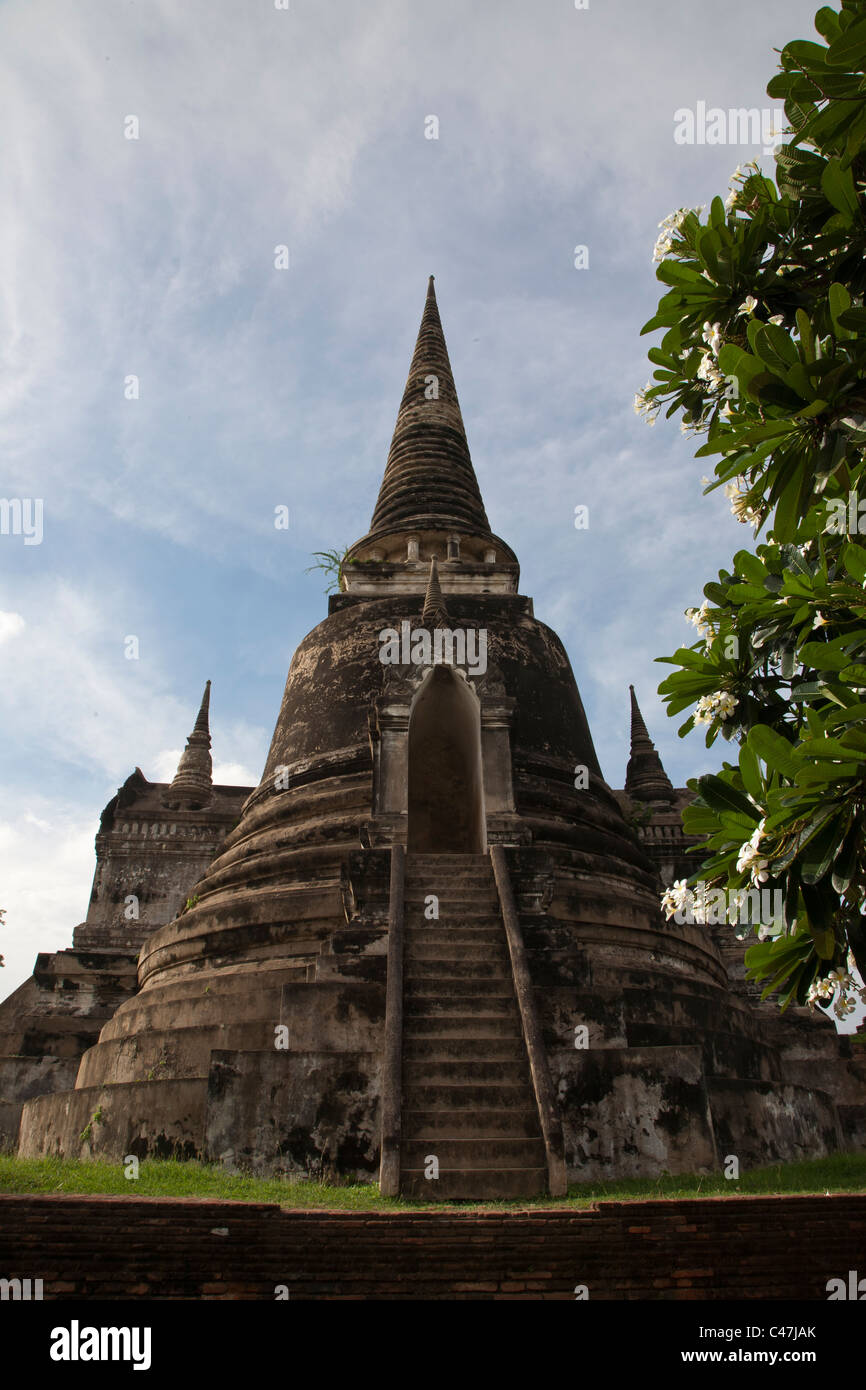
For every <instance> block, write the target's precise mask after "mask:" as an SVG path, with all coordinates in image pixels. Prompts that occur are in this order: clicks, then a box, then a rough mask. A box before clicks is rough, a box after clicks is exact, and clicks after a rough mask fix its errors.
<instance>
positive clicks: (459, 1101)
mask: <svg viewBox="0 0 866 1390" xmlns="http://www.w3.org/2000/svg"><path fill="white" fill-rule="evenodd" d="M410 1096H411V1104H412V1108H413V1109H416V1110H444V1111H446V1112H447V1113H448V1114H449V1115H454V1114H455V1113H456V1112H457V1111H458V1110H466V1111H468V1112H469V1113H470V1114H472V1115H479V1114H481V1113H483V1112H485V1111H488V1110H510V1109H512V1108H513V1109H514V1110H519V1109H521V1108H522V1109H527V1110H528V1109H530V1108H531V1107H532V1105H533V1104H534V1097H533V1094H532V1089H531V1087H530V1085H529V1078H528V1077H527V1078H526V1079H525V1080H523V1081H520V1082H519V1083H518V1084H517V1085H515V1086H509V1085H499V1084H497V1083H495V1082H488V1083H487V1084H484V1083H481V1084H476V1083H473V1082H463V1083H462V1084H458V1083H455V1082H449V1083H445V1082H440V1083H435V1082H434V1083H433V1084H432V1085H415V1086H413V1087H412V1089H411V1092H410Z"/></svg>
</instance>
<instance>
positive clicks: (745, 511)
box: [725, 478, 761, 525]
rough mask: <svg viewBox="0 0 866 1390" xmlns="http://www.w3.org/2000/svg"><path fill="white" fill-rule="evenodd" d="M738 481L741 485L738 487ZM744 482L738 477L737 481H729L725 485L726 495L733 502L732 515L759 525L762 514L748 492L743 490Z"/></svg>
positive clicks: (738, 519)
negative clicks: (753, 504) (753, 503)
mask: <svg viewBox="0 0 866 1390" xmlns="http://www.w3.org/2000/svg"><path fill="white" fill-rule="evenodd" d="M738 483H739V484H740V485H741V486H739V487H738V486H737V484H738ZM743 483H744V480H743V479H742V478H738V479H737V482H736V483H727V484H726V486H725V496H726V497H727V498H728V500H729V501H730V504H731V515H732V516H735V517H736V518H737V521H742V522H747V521H751V522H752V524H753V525H757V524H758V522H759V521H760V519H761V516H760V513H759V512H757V511H756V510H755V508H754V507H753V506H752V504H751V502H750V501H749V494H748V492H743V491H741V487H742V485H743Z"/></svg>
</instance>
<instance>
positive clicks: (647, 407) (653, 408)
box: [634, 381, 661, 425]
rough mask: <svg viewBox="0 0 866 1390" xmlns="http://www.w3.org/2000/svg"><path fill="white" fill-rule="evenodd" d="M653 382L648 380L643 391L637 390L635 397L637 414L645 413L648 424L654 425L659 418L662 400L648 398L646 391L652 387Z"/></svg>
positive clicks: (635, 411)
mask: <svg viewBox="0 0 866 1390" xmlns="http://www.w3.org/2000/svg"><path fill="white" fill-rule="evenodd" d="M652 384H653V383H652V382H651V381H648V382H647V384H646V386H645V387H644V388H643V390H642V391H636V392H635V397H634V413H635V415H643V416H644V417H645V419H646V422H647V424H648V425H654V424H655V422H656V419H657V418H658V413H659V410H660V409H661V402H660V401H657V400H647V397H646V393H647V391H649V390H650V389H651V387H652Z"/></svg>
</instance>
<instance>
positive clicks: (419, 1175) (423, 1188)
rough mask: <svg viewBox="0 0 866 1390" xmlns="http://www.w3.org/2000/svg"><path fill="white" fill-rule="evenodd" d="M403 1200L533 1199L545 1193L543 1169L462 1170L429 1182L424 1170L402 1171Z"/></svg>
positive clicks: (545, 1185) (453, 1171)
mask: <svg viewBox="0 0 866 1390" xmlns="http://www.w3.org/2000/svg"><path fill="white" fill-rule="evenodd" d="M400 1191H401V1194H402V1196H404V1197H414V1198H416V1199H418V1200H419V1201H427V1202H454V1201H466V1202H472V1201H487V1200H490V1199H494V1200H495V1199H498V1200H500V1201H508V1200H509V1199H515V1198H519V1197H537V1196H540V1195H542V1194H543V1193H544V1192H546V1191H547V1170H546V1169H545V1168H502V1169H499V1170H498V1171H497V1170H494V1169H490V1168H478V1169H474V1168H466V1169H452V1170H449V1171H446V1172H443V1171H442V1169H441V1168H440V1170H439V1177H438V1178H437V1179H435V1180H433V1181H430V1180H428V1179H427V1178H425V1176H424V1170H423V1168H422V1169H418V1170H417V1171H416V1170H413V1169H404V1170H403V1172H402V1174H401V1177H400Z"/></svg>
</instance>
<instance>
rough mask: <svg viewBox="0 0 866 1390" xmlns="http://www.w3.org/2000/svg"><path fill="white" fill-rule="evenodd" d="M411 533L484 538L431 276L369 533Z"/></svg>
mask: <svg viewBox="0 0 866 1390" xmlns="http://www.w3.org/2000/svg"><path fill="white" fill-rule="evenodd" d="M413 528H414V529H418V530H458V531H464V532H473V533H474V534H475V535H489V534H490V524H489V522H488V520H487V515H486V513H485V511H484V503H483V502H482V500H481V492H480V490H479V487H478V480H477V478H476V477H475V470H474V469H473V467H472V459H471V458H470V455H469V445H468V443H467V442H466V431H465V429H464V427H463V417H462V415H461V413H460V403H459V401H458V400H457V391H456V388H455V386H454V377H453V375H452V373H451V363H450V361H449V360H448V349H447V347H446V346H445V335H444V334H443V332H442V323H441V321H440V318H439V309H438V306H437V304H436V291H435V289H434V288H433V276H432V275H431V276H430V280H429V282H428V285H427V299H426V302H425V304H424V313H423V315H422V318H421V327H420V329H419V331H418V339H417V342H416V344H415V352H414V354H413V357H412V364H411V366H410V368H409V377H408V380H407V382H406V389H405V391H404V392H403V399H402V401H401V403H400V410H399V412H398V414H397V423H396V425H395V427H394V437H393V439H392V440H391V448H390V451H389V453H388V462H387V464H386V467H385V476H384V478H383V480H382V487H381V489H380V492H379V500H378V502H377V503H376V510H375V511H374V513H373V520H372V522H371V524H370V535H374V534H376V533H382V532H387V531H395V530H400V531H405V530H407V529H409V530H411V529H413Z"/></svg>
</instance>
